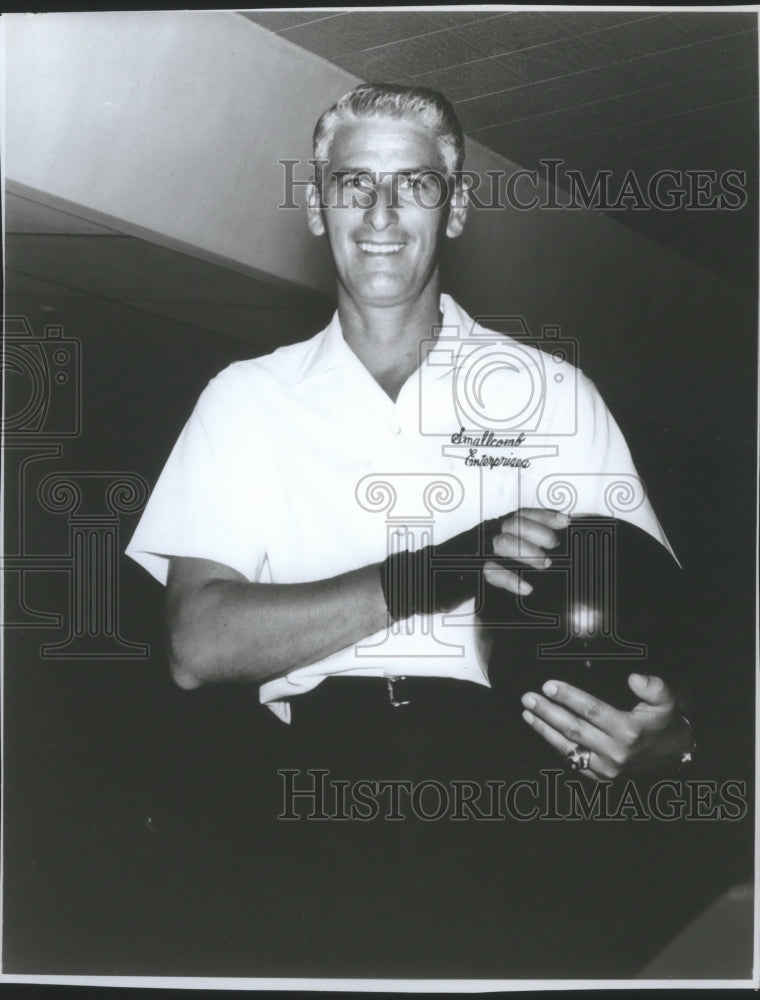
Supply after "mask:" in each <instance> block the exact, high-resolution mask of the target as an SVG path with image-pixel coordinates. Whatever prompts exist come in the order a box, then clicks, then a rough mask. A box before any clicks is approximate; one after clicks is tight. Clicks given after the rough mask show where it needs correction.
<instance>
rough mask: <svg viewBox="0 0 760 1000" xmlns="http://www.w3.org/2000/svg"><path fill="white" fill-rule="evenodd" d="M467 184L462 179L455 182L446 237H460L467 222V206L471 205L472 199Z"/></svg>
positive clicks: (459, 178)
mask: <svg viewBox="0 0 760 1000" xmlns="http://www.w3.org/2000/svg"><path fill="white" fill-rule="evenodd" d="M466 184H467V182H466V180H465V179H463V178H462V177H457V178H456V179H455V180H454V193H453V194H452V196H451V202H450V203H449V221H448V223H447V224H446V235H447V236H450V237H452V239H453V238H454V237H456V236H459V235H460V233H461V232H462V230H463V229H464V224H465V221H466V220H467V206H468V205H469V204H470V199H469V197H468V193H467V186H466Z"/></svg>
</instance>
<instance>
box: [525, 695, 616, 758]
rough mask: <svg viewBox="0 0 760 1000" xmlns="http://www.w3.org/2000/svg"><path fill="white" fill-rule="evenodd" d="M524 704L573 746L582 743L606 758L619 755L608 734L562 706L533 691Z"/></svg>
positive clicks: (526, 696)
mask: <svg viewBox="0 0 760 1000" xmlns="http://www.w3.org/2000/svg"><path fill="white" fill-rule="evenodd" d="M522 704H523V707H524V708H527V709H528V710H529V711H530V712H531V713H532V714H533V715H534V716H536V718H538V719H540V720H541V721H542V722H545V723H546V724H547V725H549V726H551V727H552V729H555V730H556V731H557V732H559V733H561V734H562V736H563V737H564V738H565V739H566V740H567V742H568V743H569V744H570V745H571V746H575V745H576V744H577V743H580V744H582V745H583V746H585V747H588V748H589V750H595V751H596V752H597V753H599V754H602V755H604V756H605V757H614V756H616V755H617V754H616V748H615V744H614V742H613V740H612V739H610V737H609V736H608V735H607V734H606V733H604V732H602V731H601V730H600V729H597V727H596V726H594V725H592V724H591V723H589V722H586V721H585V720H584V719H582V718H580V717H579V716H577V715H575V714H574V713H573V712H570V711H568V710H567V709H566V708H563V707H562V706H561V705H555V704H554V703H553V702H551V701H549V700H548V699H547V698H543V697H541V695H539V694H534V692H532V691H530V692H528V694H524V695H523V696H522Z"/></svg>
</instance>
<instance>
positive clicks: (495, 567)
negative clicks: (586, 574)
mask: <svg viewBox="0 0 760 1000" xmlns="http://www.w3.org/2000/svg"><path fill="white" fill-rule="evenodd" d="M569 523H570V518H569V517H568V516H567V514H562V513H560V512H559V511H556V510H544V509H543V508H542V507H521V508H520V509H519V510H516V511H514V512H513V513H512V514H509V515H508V516H507V517H505V518H504V521H503V522H502V525H501V531H500V532H499V533H498V534H496V535H495V536H494V539H493V550H494V555H496V556H499V557H500V558H501V559H514V560H516V561H517V562H521V563H524V564H525V565H526V566H529V567H530V568H531V569H546V568H547V567H548V566H550V565H551V557H550V556H548V555H547V550H551V549H553V548H556V546H557V545H559V542H560V539H559V537H558V535H557V531H561V530H562V529H563V528H566V527H567V526H568V524H569ZM483 576H484V578H485V580H486V582H487V583H490V584H491V585H492V586H493V587H499V588H501V589H502V590H509V591H511V592H512V593H513V594H529V593H530V592H531V591H532V590H533V588H532V587H531V585H530V584H529V583H527V582H526V581H525V580H523V579H521V577H520V575H519V572H517V571H516V570H513V569H507V568H506V567H505V566H500V565H499V563H497V562H495V561H494V562H487V563H486V564H485V566H484V567H483Z"/></svg>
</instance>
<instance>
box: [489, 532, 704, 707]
mask: <svg viewBox="0 0 760 1000" xmlns="http://www.w3.org/2000/svg"><path fill="white" fill-rule="evenodd" d="M558 534H559V535H560V537H561V541H560V544H559V546H557V547H556V548H554V549H552V550H551V551H550V552H549V555H550V556H551V559H552V565H551V567H550V568H549V569H542V570H538V569H531V568H525V567H524V566H522V565H521V564H520V563H516V562H509V565H510V567H511V568H513V569H515V570H517V571H519V573H520V575H521V576H522V578H523V579H524V580H526V581H527V582H528V583H530V584H531V585H532V587H533V591H532V592H531V593H530V594H529V595H527V596H524V597H523V596H515V595H513V594H511V593H509V592H507V591H504V590H500V589H498V588H496V587H492V586H488V585H486V587H485V593H484V597H483V601H482V605H481V609H480V612H479V616H480V619H481V623H482V626H483V630H484V633H483V634H484V638H485V639H486V640H487V641H488V642H489V643H490V646H491V649H490V656H489V675H490V679H491V683H492V685H493V687H494V688H495V689H501V690H506V691H514V692H515V693H517V694H519V693H522V692H525V691H531V690H532V691H537V690H540V687H541V685H542V684H543V683H544V682H545V681H547V680H549V679H556V680H564V681H567V682H569V683H570V684H573V685H575V686H576V687H579V688H582V689H583V690H585V691H588V692H589V693H591V694H593V695H594V696H595V697H598V698H600V699H602V700H603V701H605V702H607V703H609V704H612V705H614V706H615V707H616V708H620V709H625V710H628V709H630V708H632V707H633V705H634V704H635V703H636V701H637V699H636V697H635V696H634V694H633V692H632V691H631V690H630V688H629V686H628V683H627V678H628V676H629V675H630V674H631V673H642V674H655V675H657V676H660V677H663V678H664V679H665V680H666V681H667V682H669V683H671V684H676V683H678V682H679V680H680V677H681V673H682V667H681V664H680V663H679V655H678V654H679V649H678V640H679V636H682V635H683V629H684V628H686V627H687V621H686V611H687V609H686V608H685V607H684V598H683V587H682V580H681V577H682V573H681V569H680V567H679V565H678V563H677V562H676V561H675V559H674V558H673V556H672V555H671V554H670V552H669V551H668V550H667V549H666V548H665V547H664V546H663V545H662V544H661V543H660V542H658V541H657V540H656V539H654V538H653V537H652V536H651V535H650V534H648V533H647V532H645V531H643V530H642V529H641V528H638V527H636V526H635V525H632V524H630V523H629V522H628V521H623V520H619V519H616V518H612V517H601V516H600V517H597V516H584V517H577V518H573V519H572V520H571V522H570V524H569V526H568V527H567V528H566V529H564V530H562V531H560V532H558ZM505 564H506V562H505Z"/></svg>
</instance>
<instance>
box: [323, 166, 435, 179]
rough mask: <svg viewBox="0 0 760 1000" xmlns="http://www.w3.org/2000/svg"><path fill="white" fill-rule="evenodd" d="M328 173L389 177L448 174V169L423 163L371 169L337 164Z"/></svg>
mask: <svg viewBox="0 0 760 1000" xmlns="http://www.w3.org/2000/svg"><path fill="white" fill-rule="evenodd" d="M330 173H331V174H333V175H335V174H362V173H364V174H372V175H373V176H374V175H375V174H383V175H384V176H386V177H391V176H393V175H394V174H424V173H429V174H442V175H446V174H448V171H447V170H446V168H445V167H443V166H432V165H430V164H423V165H421V166H418V167H400V168H399V169H398V170H380V171H378V170H372V169H370V168H369V167H349V166H337V167H335V168H334V169H331V170H330Z"/></svg>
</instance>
